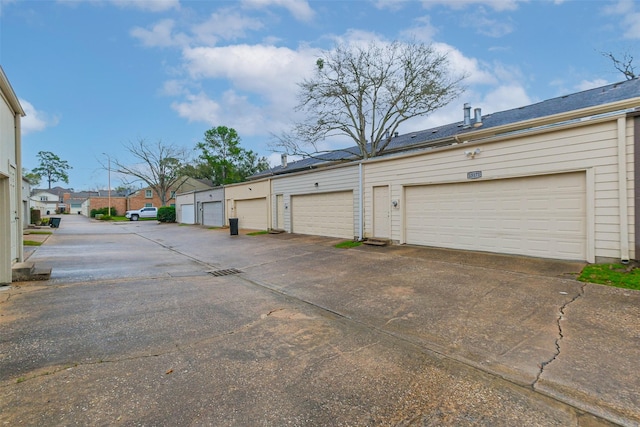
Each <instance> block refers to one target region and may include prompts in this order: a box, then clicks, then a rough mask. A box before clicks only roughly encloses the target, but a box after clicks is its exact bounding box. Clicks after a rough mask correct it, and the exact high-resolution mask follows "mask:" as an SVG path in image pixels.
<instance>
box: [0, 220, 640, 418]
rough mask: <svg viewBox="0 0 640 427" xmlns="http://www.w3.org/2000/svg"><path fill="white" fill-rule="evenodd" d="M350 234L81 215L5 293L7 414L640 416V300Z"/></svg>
mask: <svg viewBox="0 0 640 427" xmlns="http://www.w3.org/2000/svg"><path fill="white" fill-rule="evenodd" d="M338 241H339V240H337V239H331V238H323V237H314V236H300V235H290V234H280V235H260V236H248V235H245V234H244V233H241V235H239V236H229V233H228V230H208V229H205V228H201V227H197V226H179V225H175V224H170V225H167V224H158V223H156V222H146V221H145V222H137V223H106V224H105V223H100V222H95V221H90V220H88V219H86V218H84V217H81V216H74V215H69V216H64V217H63V219H62V223H61V226H60V228H59V229H56V230H55V231H54V235H52V236H51V237H49V238H48V239H47V241H46V242H45V244H44V245H43V246H41V247H39V248H38V249H37V250H35V252H34V253H33V254H32V255H31V258H30V259H31V260H33V261H36V262H37V263H38V264H47V265H50V266H52V267H53V274H52V278H51V280H50V281H48V282H23V283H17V284H14V285H15V286H12V287H10V288H8V289H4V290H1V291H0V329H1V330H2V335H1V338H0V387H1V392H2V398H0V422H1V423H4V424H6V425H71V424H80V425H238V426H241V425H251V426H254V425H265V426H280V425H335V426H342V425H345V426H346V425H402V426H404V425H451V426H453V425H492V426H494V425H503V426H511V425H518V424H519V425H542V426H546V425H562V426H567V425H583V426H595V425H611V424H621V425H640V399H639V398H638V393H637V390H638V389H639V386H640V373H639V372H638V369H637V366H636V365H637V361H638V360H640V326H639V324H638V318H640V292H637V291H628V290H622V289H615V288H609V287H604V286H599V285H591V284H583V283H580V282H577V281H575V280H574V279H573V278H574V277H575V273H577V272H578V271H579V270H580V268H581V265H580V264H576V263H565V262H551V261H542V260H538V259H529V258H521V257H508V256H497V255H496V256H493V255H491V256H490V255H483V254H477V253H466V252H457V251H443V250H433V249H428V248H416V247H385V248H378V247H359V248H355V249H336V248H334V247H333V245H334V244H335V243H337V242H338Z"/></svg>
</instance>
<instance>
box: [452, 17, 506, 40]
mask: <svg viewBox="0 0 640 427" xmlns="http://www.w3.org/2000/svg"><path fill="white" fill-rule="evenodd" d="M463 25H465V26H467V27H471V28H475V29H476V31H477V32H478V33H480V34H482V35H484V36H488V37H494V38H498V37H502V36H505V35H507V34H509V33H511V32H513V25H512V24H511V23H510V22H503V21H499V20H497V19H494V18H489V17H487V16H486V14H475V15H473V16H471V15H467V16H466V17H465V18H464V19H463Z"/></svg>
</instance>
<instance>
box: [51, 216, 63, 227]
mask: <svg viewBox="0 0 640 427" xmlns="http://www.w3.org/2000/svg"><path fill="white" fill-rule="evenodd" d="M61 219H62V218H49V225H50V226H51V228H58V227H60V220H61Z"/></svg>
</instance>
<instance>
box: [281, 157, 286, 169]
mask: <svg viewBox="0 0 640 427" xmlns="http://www.w3.org/2000/svg"><path fill="white" fill-rule="evenodd" d="M280 160H281V161H282V167H283V168H286V167H287V153H282V154H281V155H280Z"/></svg>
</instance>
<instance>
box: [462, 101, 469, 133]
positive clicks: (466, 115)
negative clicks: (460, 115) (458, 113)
mask: <svg viewBox="0 0 640 427" xmlns="http://www.w3.org/2000/svg"><path fill="white" fill-rule="evenodd" d="M462 127H463V128H464V129H466V128H470V127H471V105H469V104H468V103H465V104H464V123H463V125H462Z"/></svg>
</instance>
